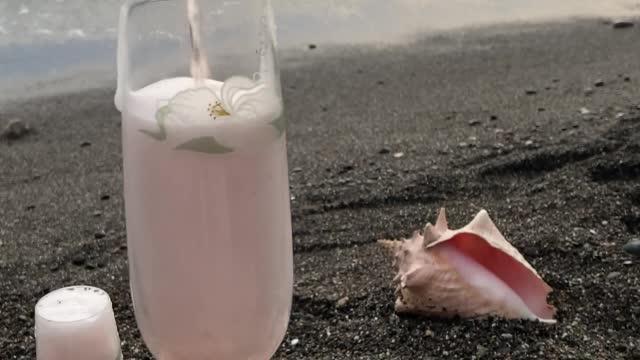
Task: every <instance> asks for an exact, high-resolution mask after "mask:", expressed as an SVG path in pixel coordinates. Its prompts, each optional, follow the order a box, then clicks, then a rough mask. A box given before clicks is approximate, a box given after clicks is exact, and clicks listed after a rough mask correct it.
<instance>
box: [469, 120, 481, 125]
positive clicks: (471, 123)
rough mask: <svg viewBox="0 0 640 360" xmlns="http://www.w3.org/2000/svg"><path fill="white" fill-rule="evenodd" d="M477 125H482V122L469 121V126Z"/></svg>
mask: <svg viewBox="0 0 640 360" xmlns="http://www.w3.org/2000/svg"><path fill="white" fill-rule="evenodd" d="M476 125H480V120H478V119H472V120H469V126H476Z"/></svg>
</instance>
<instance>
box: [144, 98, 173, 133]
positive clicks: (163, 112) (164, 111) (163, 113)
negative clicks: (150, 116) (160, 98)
mask: <svg viewBox="0 0 640 360" xmlns="http://www.w3.org/2000/svg"><path fill="white" fill-rule="evenodd" d="M170 112H171V109H170V108H169V105H166V106H163V107H161V108H160V109H158V111H157V112H156V121H157V122H158V128H159V129H160V130H158V131H151V130H145V129H140V132H141V133H143V134H145V135H149V136H151V137H152V138H154V139H156V140H158V141H163V140H165V139H166V138H167V130H166V129H165V127H164V123H165V119H166V117H167V115H169V113H170Z"/></svg>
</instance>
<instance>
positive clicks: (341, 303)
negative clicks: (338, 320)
mask: <svg viewBox="0 0 640 360" xmlns="http://www.w3.org/2000/svg"><path fill="white" fill-rule="evenodd" d="M347 303H349V297H348V296H345V297H343V298H340V299H339V300H338V301H337V302H336V307H337V308H338V309H340V308H343V307H345V306H346V305H347Z"/></svg>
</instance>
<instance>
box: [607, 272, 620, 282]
mask: <svg viewBox="0 0 640 360" xmlns="http://www.w3.org/2000/svg"><path fill="white" fill-rule="evenodd" d="M618 276H620V273H619V272H617V271H614V272H610V273H609V275H607V280H613V279H615V278H617V277H618Z"/></svg>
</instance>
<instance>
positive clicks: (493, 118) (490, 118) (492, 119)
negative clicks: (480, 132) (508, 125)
mask: <svg viewBox="0 0 640 360" xmlns="http://www.w3.org/2000/svg"><path fill="white" fill-rule="evenodd" d="M489 120H491V121H496V120H498V116H497V115H491V116H489Z"/></svg>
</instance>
